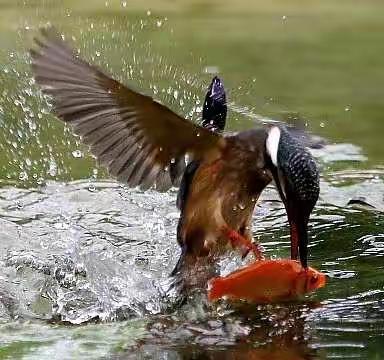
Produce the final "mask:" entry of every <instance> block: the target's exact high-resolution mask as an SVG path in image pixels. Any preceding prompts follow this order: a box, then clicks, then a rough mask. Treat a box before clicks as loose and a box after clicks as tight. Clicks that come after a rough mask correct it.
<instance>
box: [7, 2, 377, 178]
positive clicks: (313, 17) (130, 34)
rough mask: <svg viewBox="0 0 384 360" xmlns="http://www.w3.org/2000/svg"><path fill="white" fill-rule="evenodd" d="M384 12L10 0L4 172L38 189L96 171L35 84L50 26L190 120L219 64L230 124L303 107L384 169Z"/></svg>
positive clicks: (315, 127)
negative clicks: (37, 47)
mask: <svg viewBox="0 0 384 360" xmlns="http://www.w3.org/2000/svg"><path fill="white" fill-rule="evenodd" d="M383 13H384V2H383V1H378V0H367V1H357V0H338V1H334V0H305V1H301V0H273V1H261V0H256V1H250V0H239V1H229V0H221V1H212V0H211V1H196V0H179V1H173V0H157V1H153V0H150V1H138V0H135V1H111V0H103V1H101V0H94V1H87V2H79V1H70V0H65V1H56V0H44V1H27V0H25V1H5V0H1V1H0V33H1V37H0V126H1V127H2V132H1V134H0V151H1V153H2V156H1V160H0V178H1V179H2V181H3V183H9V182H11V183H17V184H19V185H20V184H21V185H27V186H29V185H35V184H36V183H39V182H43V181H44V179H46V178H55V179H63V180H70V179H73V178H75V179H76V178H84V177H89V176H95V174H96V172H97V170H95V169H93V168H94V163H93V160H91V159H90V158H89V156H88V155H87V152H84V148H82V147H81V145H80V144H79V143H78V142H77V141H76V140H75V139H74V138H73V137H72V136H71V135H69V133H66V135H65V136H63V127H62V126H61V124H59V122H58V121H52V116H47V115H46V110H47V107H46V103H45V101H44V100H43V99H42V98H41V96H40V95H39V92H38V91H37V88H36V87H35V86H33V84H31V83H32V81H31V73H30V69H29V64H28V63H29V57H28V49H29V48H30V47H31V46H32V44H33V37H35V36H36V35H37V34H38V28H39V27H40V26H45V25H47V24H48V23H50V24H52V25H54V26H56V27H58V29H59V30H60V31H61V32H62V33H64V34H65V35H66V37H67V38H69V40H70V41H71V42H72V43H74V46H75V47H77V48H79V49H81V51H82V53H83V55H84V56H85V57H86V58H87V59H88V60H89V61H92V62H94V63H97V64H99V65H100V66H101V67H102V68H104V69H106V70H107V71H109V72H110V73H112V74H113V75H114V76H115V77H116V78H118V79H120V80H122V81H124V82H126V83H127V82H128V83H129V84H132V85H133V86H135V87H138V88H140V89H142V91H144V92H147V93H152V94H154V96H155V97H156V98H158V99H160V100H161V101H163V102H164V103H166V104H168V105H169V106H170V107H171V108H173V109H174V110H175V111H177V112H179V113H180V114H182V115H184V116H187V117H190V118H193V119H195V120H197V119H199V117H200V111H201V103H199V101H201V100H202V99H203V96H204V92H205V89H206V86H207V85H208V83H209V81H210V78H211V77H212V74H213V73H216V72H218V73H219V75H220V76H221V77H222V78H223V80H224V83H225V86H226V88H227V90H228V95H229V96H228V97H229V102H230V104H231V108H232V110H233V111H232V112H231V113H230V128H231V129H243V128H247V127H250V126H253V125H254V124H253V122H254V120H253V117H255V116H256V115H263V116H268V117H272V118H275V119H289V118H290V117H291V116H292V114H293V115H294V116H295V117H299V118H300V119H302V120H303V121H304V123H308V124H309V125H310V126H309V128H310V129H311V130H312V131H313V132H315V133H317V134H319V135H321V136H324V137H326V138H327V139H329V140H330V141H331V142H338V143H339V142H346V143H352V144H355V145H358V146H360V147H361V148H362V152H363V154H364V155H366V156H367V157H368V161H367V162H365V163H364V164H359V167H364V168H367V167H368V168H371V167H372V166H373V167H375V166H377V165H381V164H383V158H382V153H383V145H382V134H383V133H384V122H383V120H382V114H383V110H384V105H383V101H382V98H383V95H384V90H383V84H384V69H383V65H382V62H383V61H382V54H383V52H384V51H383V43H384V21H383ZM43 110H45V112H43V113H42V111H43ZM250 114H251V115H250ZM84 157H85V159H83V158H84ZM102 174H103V175H104V173H102ZM98 176H100V172H98Z"/></svg>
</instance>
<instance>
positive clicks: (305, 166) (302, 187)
mask: <svg viewBox="0 0 384 360" xmlns="http://www.w3.org/2000/svg"><path fill="white" fill-rule="evenodd" d="M265 145H266V152H267V155H268V158H269V160H270V161H269V165H268V168H269V169H270V171H271V173H272V176H273V179H274V181H275V184H276V187H277V190H278V192H279V194H280V197H281V199H282V201H283V203H284V206H285V208H286V211H287V216H288V222H289V225H290V230H291V258H292V259H295V260H296V259H297V258H298V255H299V256H300V261H301V264H302V265H303V267H305V268H307V266H308V262H307V257H308V250H307V248H308V229H307V226H308V220H309V216H310V214H311V212H312V210H313V208H314V206H315V204H316V202H317V199H318V197H319V191H320V186H319V171H318V168H317V165H316V163H315V161H314V159H313V157H312V156H311V154H310V153H309V152H308V151H307V150H306V149H305V147H304V146H303V145H302V144H301V143H300V142H299V141H298V140H297V139H295V138H294V137H293V136H292V135H290V133H289V132H288V130H287V129H286V128H285V127H283V126H271V127H270V128H269V129H268V134H267V138H266V144H265Z"/></svg>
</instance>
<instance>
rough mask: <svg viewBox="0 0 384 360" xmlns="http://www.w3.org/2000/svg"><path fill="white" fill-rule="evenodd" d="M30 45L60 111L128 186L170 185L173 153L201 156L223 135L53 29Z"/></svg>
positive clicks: (35, 66)
mask: <svg viewBox="0 0 384 360" xmlns="http://www.w3.org/2000/svg"><path fill="white" fill-rule="evenodd" d="M36 44H37V49H36V50H31V56H32V68H33V71H34V74H35V79H36V82H37V83H38V84H40V85H41V87H42V89H43V92H44V93H46V94H48V95H50V96H51V97H52V99H53V108H54V111H55V113H56V114H57V116H58V117H59V118H60V119H61V120H63V121H64V122H66V123H69V124H70V125H71V126H72V127H73V130H74V132H75V134H77V135H80V136H81V137H82V139H83V141H84V143H85V144H87V145H90V149H91V152H92V153H93V154H94V155H95V156H96V158H97V159H98V161H99V163H100V164H102V165H104V166H106V167H107V169H108V171H109V173H110V174H111V175H113V176H115V177H116V178H117V179H118V180H120V181H122V182H125V183H127V184H128V185H129V186H137V185H141V187H143V188H149V187H150V186H152V185H153V184H156V189H157V190H159V191H165V190H167V189H168V188H169V187H170V186H171V185H172V181H171V175H172V171H169V170H170V168H171V167H172V165H173V163H174V162H175V159H180V158H181V157H184V155H185V154H187V153H188V154H189V156H190V157H192V158H194V159H201V158H202V157H204V155H205V154H207V152H209V151H211V150H212V151H215V150H216V149H217V150H219V144H224V142H225V141H224V138H222V137H221V136H220V135H218V134H215V133H213V132H211V131H209V130H207V129H204V128H202V127H200V126H198V125H195V124H193V123H192V122H190V121H188V120H186V119H183V118H181V117H180V116H178V115H177V114H175V113H174V112H172V111H171V110H169V109H168V108H167V107H165V106H163V105H161V104H159V103H158V102H156V101H154V100H153V99H152V98H151V97H148V96H145V95H142V94H139V93H137V92H135V91H133V90H131V89H129V88H128V87H126V86H124V85H122V84H121V83H119V82H118V81H116V80H113V79H112V78H110V77H108V76H106V75H105V74H104V73H103V72H102V71H100V70H99V69H98V68H96V67H95V66H92V65H90V64H88V63H87V62H85V61H83V60H81V59H80V58H79V57H78V55H77V54H76V53H75V52H74V51H73V50H72V49H71V48H70V47H69V46H68V45H66V43H65V42H64V41H63V40H62V38H61V37H60V35H58V34H57V32H56V31H55V30H54V29H52V28H51V29H48V30H43V31H42V36H41V39H36Z"/></svg>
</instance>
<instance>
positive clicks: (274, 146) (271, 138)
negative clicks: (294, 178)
mask: <svg viewBox="0 0 384 360" xmlns="http://www.w3.org/2000/svg"><path fill="white" fill-rule="evenodd" d="M279 142H280V129H279V128H278V127H277V126H273V127H272V128H271V129H270V130H269V132H268V136H267V141H266V148H267V153H268V154H269V156H270V157H271V160H272V163H273V165H275V166H276V167H277V150H278V148H279Z"/></svg>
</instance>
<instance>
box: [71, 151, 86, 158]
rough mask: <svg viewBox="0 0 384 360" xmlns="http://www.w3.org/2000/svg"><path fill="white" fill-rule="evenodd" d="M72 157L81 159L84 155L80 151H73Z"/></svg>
mask: <svg viewBox="0 0 384 360" xmlns="http://www.w3.org/2000/svg"><path fill="white" fill-rule="evenodd" d="M72 156H73V157H74V158H81V157H83V153H82V152H81V151H80V150H74V151H72Z"/></svg>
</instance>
